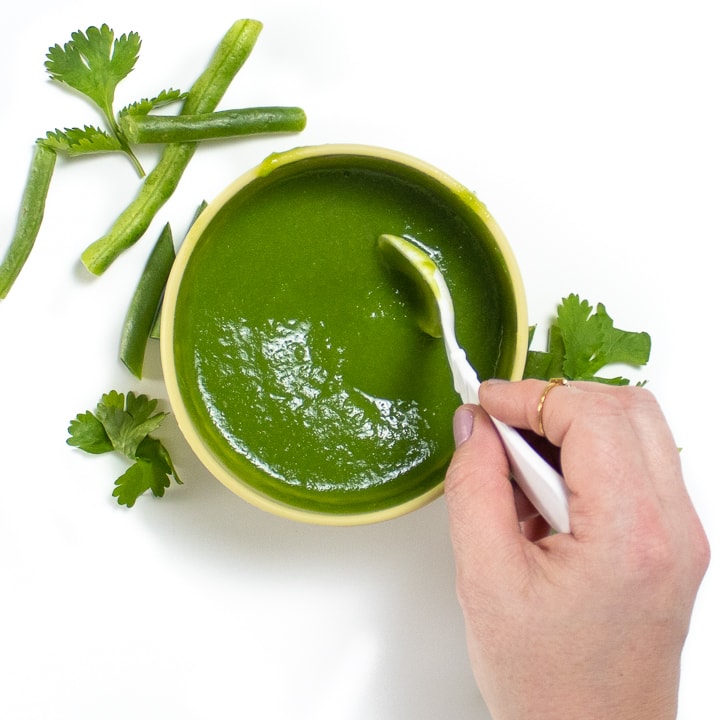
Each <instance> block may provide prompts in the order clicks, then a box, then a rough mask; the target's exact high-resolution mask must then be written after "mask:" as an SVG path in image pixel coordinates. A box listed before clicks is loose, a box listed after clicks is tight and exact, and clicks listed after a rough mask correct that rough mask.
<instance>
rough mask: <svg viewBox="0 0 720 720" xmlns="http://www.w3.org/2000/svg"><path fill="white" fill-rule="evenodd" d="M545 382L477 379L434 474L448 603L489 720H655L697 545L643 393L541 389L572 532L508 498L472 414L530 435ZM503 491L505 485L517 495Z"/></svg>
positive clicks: (703, 544) (674, 661)
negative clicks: (440, 473) (447, 544)
mask: <svg viewBox="0 0 720 720" xmlns="http://www.w3.org/2000/svg"><path fill="white" fill-rule="evenodd" d="M545 386H546V384H545V383H544V382H542V381H539V380H524V381H522V382H518V383H504V382H492V381H491V382H486V383H483V384H482V385H481V387H480V391H479V401H480V407H478V406H473V405H464V406H463V407H461V408H459V409H458V411H457V413H456V417H455V430H456V441H457V442H458V448H457V450H456V452H455V455H454V457H453V460H452V462H451V464H450V467H449V469H448V473H447V477H446V485H445V487H446V498H447V504H448V510H449V517H450V529H451V534H452V541H453V547H454V551H455V558H456V564H457V588H458V597H459V600H460V604H461V606H462V609H463V612H464V615H465V621H466V628H467V638H468V648H469V653H470V660H471V663H472V666H473V671H474V673H475V677H476V680H477V683H478V686H479V688H480V690H481V692H482V694H483V697H484V698H485V701H486V703H487V705H488V708H489V709H490V712H491V714H492V716H493V718H494V719H495V720H526V719H529V718H532V719H533V720H546V719H549V718H553V720H556V719H558V718H563V719H565V718H568V719H571V720H582V719H584V718H587V719H588V720H590V719H592V720H605V719H608V720H610V719H611V718H612V720H630V719H632V720H645V719H648V720H649V719H650V718H652V720H665V719H666V718H675V717H676V714H677V694H678V683H679V668H680V655H681V651H682V647H683V644H684V641H685V637H686V635H687V630H688V626H689V621H690V615H691V611H692V606H693V603H694V600H695V595H696V593H697V590H698V587H699V585H700V582H701V580H702V577H703V575H704V573H705V570H706V568H707V564H708V562H709V552H710V551H709V546H708V541H707V538H706V537H705V533H704V531H703V529H702V526H701V524H700V521H699V519H698V517H697V515H696V513H695V511H694V509H693V507H692V503H691V501H690V499H689V497H688V494H687V492H686V490H685V487H684V483H683V479H682V472H681V466H680V458H679V453H678V450H677V445H676V444H675V442H674V440H673V437H672V434H671V432H670V429H669V428H668V425H667V423H666V422H665V419H664V417H663V414H662V412H661V410H660V408H659V407H658V405H657V403H656V401H655V399H654V397H653V396H652V394H651V393H650V392H648V391H647V390H645V389H642V388H638V387H611V386H607V385H602V384H599V383H572V384H571V385H570V386H568V387H558V388H557V389H554V390H552V392H550V393H549V394H548V395H547V398H546V401H545V404H544V408H543V424H544V429H545V433H546V435H547V438H548V439H549V440H550V441H551V442H552V443H553V444H555V445H558V446H560V447H561V462H562V469H563V474H564V476H565V481H566V483H567V485H568V488H569V491H570V497H569V504H570V523H571V533H570V534H550V533H549V529H548V527H547V524H546V523H545V522H544V521H543V520H542V519H541V518H539V517H538V516H537V515H535V517H528V513H527V503H525V507H524V508H523V507H522V503H521V502H518V503H516V502H515V496H514V492H513V485H512V484H511V483H510V482H509V481H508V477H509V469H508V463H507V459H506V456H505V453H504V451H503V447H502V445H501V443H500V440H499V438H498V436H497V434H496V431H495V429H494V427H493V425H492V423H491V421H490V419H489V417H488V415H487V414H486V413H490V414H492V415H493V416H494V417H496V418H497V419H499V420H502V421H504V422H506V423H507V424H509V425H512V426H514V427H517V428H525V429H531V430H534V431H535V432H537V431H538V417H537V414H538V413H537V406H538V400H539V398H540V396H541V394H542V392H543V389H544V388H545ZM515 494H517V491H516V493H515Z"/></svg>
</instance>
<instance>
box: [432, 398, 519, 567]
mask: <svg viewBox="0 0 720 720" xmlns="http://www.w3.org/2000/svg"><path fill="white" fill-rule="evenodd" d="M454 429H455V438H456V443H457V449H456V450H455V454H454V455H453V458H452V460H451V462H450V466H449V467H448V471H447V474H446V477H445V496H446V502H447V506H448V513H449V518H450V532H451V535H452V539H453V545H454V547H455V553H456V557H457V559H458V564H459V565H460V566H462V564H464V563H465V562H467V563H471V564H472V565H476V564H477V563H480V562H481V563H483V564H484V565H485V566H487V565H488V563H490V564H495V563H496V562H498V561H500V554H505V553H507V550H508V549H509V548H511V547H517V544H518V543H519V542H520V541H521V539H522V535H521V534H520V532H519V526H518V515H517V510H516V506H515V495H514V492H513V486H512V484H511V482H510V469H509V466H508V461H507V457H506V455H505V451H504V448H503V446H502V443H501V441H500V438H499V437H498V435H497V432H496V430H495V427H494V426H493V424H492V421H491V420H490V418H489V417H488V415H487V413H485V411H484V410H483V409H482V408H481V407H480V406H478V405H462V406H461V407H459V408H458V409H457V411H456V412H455V418H454ZM500 550H502V553H500V552H499V551H500Z"/></svg>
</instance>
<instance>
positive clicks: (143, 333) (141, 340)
mask: <svg viewBox="0 0 720 720" xmlns="http://www.w3.org/2000/svg"><path fill="white" fill-rule="evenodd" d="M174 261H175V246H174V244H173V237H172V232H171V230H170V225H169V224H166V225H165V227H164V228H163V229H162V232H161V233H160V237H158V239H157V242H156V243H155V247H153V249H152V252H151V253H150V256H149V257H148V260H147V263H146V264H145V268H144V270H143V272H142V275H141V276H140V280H139V282H138V285H137V288H136V289H135V293H134V294H133V297H132V300H131V301H130V306H129V307H128V311H127V314H126V315H125V322H124V323H123V329H122V335H121V337H120V359H121V360H122V361H123V363H124V364H125V367H127V369H128V370H129V371H130V372H131V373H132V374H133V375H135V377H138V378H142V371H143V364H144V362H145V351H146V349H147V342H148V338H149V337H150V333H151V331H152V328H153V324H154V322H155V316H156V314H157V310H158V307H159V305H160V301H161V299H162V295H163V292H164V290H165V284H166V283H167V278H168V275H169V274H170V269H171V268H172V264H173V262H174Z"/></svg>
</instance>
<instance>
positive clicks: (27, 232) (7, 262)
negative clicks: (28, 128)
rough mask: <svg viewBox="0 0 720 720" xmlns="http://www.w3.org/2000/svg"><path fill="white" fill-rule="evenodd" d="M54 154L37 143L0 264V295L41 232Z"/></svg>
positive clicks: (14, 275)
mask: <svg viewBox="0 0 720 720" xmlns="http://www.w3.org/2000/svg"><path fill="white" fill-rule="evenodd" d="M56 159H57V154H56V152H55V151H54V150H52V149H51V148H49V147H46V146H45V145H43V144H42V143H40V142H39V143H36V145H35V149H34V151H33V157H32V161H31V163H30V172H29V173H28V177H27V181H26V183H25V190H24V192H23V196H22V201H21V203H20V212H19V213H18V220H17V225H16V227H15V234H14V235H13V238H12V240H11V241H10V245H9V247H8V249H7V253H6V254H5V258H4V259H3V261H2V263H1V264H0V299H1V298H5V297H7V294H8V293H9V292H10V288H11V287H12V286H13V283H14V282H15V280H16V279H17V276H18V275H19V274H20V271H21V270H22V268H23V266H24V265H25V261H26V260H27V259H28V257H29V256H30V251H31V250H32V249H33V245H35V240H36V238H37V236H38V233H39V232H40V225H41V224H42V219H43V214H44V213H45V201H46V200H47V195H48V190H49V188H50V181H51V180H52V176H53V171H54V170H55V160H56Z"/></svg>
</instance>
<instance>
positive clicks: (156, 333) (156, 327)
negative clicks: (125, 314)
mask: <svg viewBox="0 0 720 720" xmlns="http://www.w3.org/2000/svg"><path fill="white" fill-rule="evenodd" d="M206 207H207V201H206V200H203V201H202V202H201V203H200V204H199V205H198V206H197V208H196V209H195V214H194V215H193V217H192V220H191V221H190V227H192V226H193V225H194V224H195V221H196V220H197V219H198V218H199V217H200V213H202V211H203V210H204V209H205V208H206ZM189 231H190V228H188V232H189ZM185 236H186V237H187V232H186V233H185ZM161 311H162V297H161V298H160V302H159V303H158V306H157V310H156V312H155V322H154V323H153V326H152V330H151V331H150V338H151V339H153V340H159V339H160V315H161Z"/></svg>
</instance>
